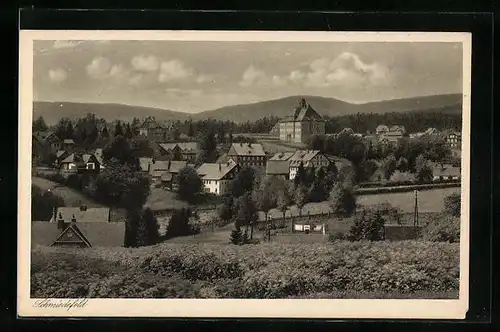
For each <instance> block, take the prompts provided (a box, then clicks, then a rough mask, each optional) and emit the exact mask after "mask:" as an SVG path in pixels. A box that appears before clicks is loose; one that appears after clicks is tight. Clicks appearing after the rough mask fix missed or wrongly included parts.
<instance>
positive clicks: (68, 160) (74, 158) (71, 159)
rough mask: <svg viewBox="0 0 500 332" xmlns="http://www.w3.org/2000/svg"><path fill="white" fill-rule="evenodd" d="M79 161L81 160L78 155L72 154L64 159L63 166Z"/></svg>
mask: <svg viewBox="0 0 500 332" xmlns="http://www.w3.org/2000/svg"><path fill="white" fill-rule="evenodd" d="M78 161H81V158H79V157H78V155H76V154H74V153H72V154H70V155H69V156H67V157H66V158H64V159H63V160H61V164H65V163H76V162H78Z"/></svg>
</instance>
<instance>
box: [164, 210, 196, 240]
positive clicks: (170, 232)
mask: <svg viewBox="0 0 500 332" xmlns="http://www.w3.org/2000/svg"><path fill="white" fill-rule="evenodd" d="M192 214H193V212H192V211H191V209H190V208H182V209H178V210H175V211H174V213H173V214H172V216H171V217H170V221H169V222H168V226H167V232H166V234H167V237H168V238H172V237H176V236H186V235H193V234H197V233H199V231H200V229H199V228H198V227H196V225H195V224H194V223H192V222H190V220H189V219H190V217H191V216H192Z"/></svg>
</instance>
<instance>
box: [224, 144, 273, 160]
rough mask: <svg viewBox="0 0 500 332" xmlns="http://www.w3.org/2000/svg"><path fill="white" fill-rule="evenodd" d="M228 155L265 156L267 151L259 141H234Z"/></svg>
mask: <svg viewBox="0 0 500 332" xmlns="http://www.w3.org/2000/svg"><path fill="white" fill-rule="evenodd" d="M227 155H228V156H258V157H259V156H260V157H265V156H266V152H265V151H264V148H263V147H262V144H258V143H233V144H231V148H230V149H229V151H228V153H227Z"/></svg>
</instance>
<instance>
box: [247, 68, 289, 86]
mask: <svg viewBox="0 0 500 332" xmlns="http://www.w3.org/2000/svg"><path fill="white" fill-rule="evenodd" d="M286 83H287V80H286V79H285V78H283V77H280V76H278V75H274V76H272V77H270V76H268V75H267V74H266V73H265V72H264V71H263V70H261V69H257V68H255V67H254V66H253V65H252V66H250V67H248V68H247V69H246V70H245V71H244V72H243V76H242V78H241V81H240V83H239V84H240V85H241V86H243V87H249V86H252V85H261V86H271V85H278V86H283V85H285V84H286Z"/></svg>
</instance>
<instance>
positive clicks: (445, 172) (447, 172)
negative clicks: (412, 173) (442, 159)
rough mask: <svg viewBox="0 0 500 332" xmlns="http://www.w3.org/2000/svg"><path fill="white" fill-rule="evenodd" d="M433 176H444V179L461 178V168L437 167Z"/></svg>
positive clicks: (433, 171)
mask: <svg viewBox="0 0 500 332" xmlns="http://www.w3.org/2000/svg"><path fill="white" fill-rule="evenodd" d="M432 174H433V175H434V176H442V177H448V176H460V168H459V167H453V166H451V167H435V168H434V169H433V170H432Z"/></svg>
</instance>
